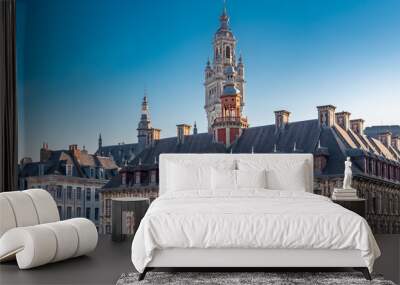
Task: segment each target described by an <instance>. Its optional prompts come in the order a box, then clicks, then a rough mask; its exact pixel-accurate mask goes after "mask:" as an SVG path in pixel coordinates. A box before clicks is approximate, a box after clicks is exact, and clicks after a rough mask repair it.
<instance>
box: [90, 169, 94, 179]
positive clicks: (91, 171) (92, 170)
mask: <svg viewBox="0 0 400 285" xmlns="http://www.w3.org/2000/svg"><path fill="white" fill-rule="evenodd" d="M90 177H94V168H92V167H91V168H90Z"/></svg>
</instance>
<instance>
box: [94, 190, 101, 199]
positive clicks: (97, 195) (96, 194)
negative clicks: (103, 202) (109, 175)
mask: <svg viewBox="0 0 400 285" xmlns="http://www.w3.org/2000/svg"><path fill="white" fill-rule="evenodd" d="M99 191H100V189H98V188H97V189H96V190H94V200H95V201H99V196H100V194H99Z"/></svg>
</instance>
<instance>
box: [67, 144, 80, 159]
mask: <svg viewBox="0 0 400 285" xmlns="http://www.w3.org/2000/svg"><path fill="white" fill-rule="evenodd" d="M69 152H70V153H71V154H72V155H73V156H74V157H75V158H76V159H77V160H78V161H79V160H80V158H81V150H80V149H79V148H78V145H77V144H71V145H69Z"/></svg>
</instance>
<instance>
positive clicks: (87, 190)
mask: <svg viewBox="0 0 400 285" xmlns="http://www.w3.org/2000/svg"><path fill="white" fill-rule="evenodd" d="M91 196H92V192H91V190H90V188H86V201H90V199H91Z"/></svg>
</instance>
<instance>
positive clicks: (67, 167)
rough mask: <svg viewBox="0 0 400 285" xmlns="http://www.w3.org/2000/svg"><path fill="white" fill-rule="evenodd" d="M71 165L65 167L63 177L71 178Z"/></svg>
mask: <svg viewBox="0 0 400 285" xmlns="http://www.w3.org/2000/svg"><path fill="white" fill-rule="evenodd" d="M72 167H73V166H72V164H67V165H66V166H65V175H66V176H72Z"/></svg>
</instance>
